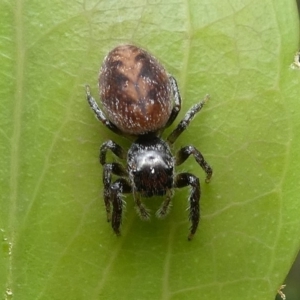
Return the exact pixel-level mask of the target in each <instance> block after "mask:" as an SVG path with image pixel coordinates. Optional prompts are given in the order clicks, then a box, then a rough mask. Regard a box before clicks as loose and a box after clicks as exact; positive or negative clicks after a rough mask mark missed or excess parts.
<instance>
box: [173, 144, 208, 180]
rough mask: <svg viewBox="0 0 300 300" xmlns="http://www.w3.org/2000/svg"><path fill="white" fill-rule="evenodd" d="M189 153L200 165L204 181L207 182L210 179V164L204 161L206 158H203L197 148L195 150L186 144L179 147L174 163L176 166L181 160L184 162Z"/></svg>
mask: <svg viewBox="0 0 300 300" xmlns="http://www.w3.org/2000/svg"><path fill="white" fill-rule="evenodd" d="M191 154H192V155H193V156H194V158H195V160H196V162H197V163H198V164H199V165H200V167H201V168H202V169H203V170H204V172H205V173H206V179H205V182H206V183H208V182H209V181H210V179H211V176H212V173H213V170H212V168H211V166H210V165H209V164H208V163H207V162H206V160H205V159H204V157H203V155H202V154H201V152H200V151H199V150H197V149H196V148H195V147H194V146H186V147H183V148H181V149H180V150H179V151H178V152H177V154H176V159H175V160H176V161H175V164H176V165H177V166H179V165H181V164H182V163H183V162H185V161H186V160H187V158H188V157H189V156H190V155H191Z"/></svg>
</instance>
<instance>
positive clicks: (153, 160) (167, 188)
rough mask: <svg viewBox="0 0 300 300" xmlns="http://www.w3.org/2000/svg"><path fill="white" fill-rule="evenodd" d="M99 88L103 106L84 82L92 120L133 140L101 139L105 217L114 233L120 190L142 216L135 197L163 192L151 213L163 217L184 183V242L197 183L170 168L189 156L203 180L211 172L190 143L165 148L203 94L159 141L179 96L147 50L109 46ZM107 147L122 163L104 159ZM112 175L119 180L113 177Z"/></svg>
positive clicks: (196, 212) (145, 214)
mask: <svg viewBox="0 0 300 300" xmlns="http://www.w3.org/2000/svg"><path fill="white" fill-rule="evenodd" d="M99 90H100V98H101V102H102V107H103V110H102V109H100V108H99V106H98V104H97V103H96V101H95V99H94V98H93V97H92V95H91V92H90V87H89V86H88V85H87V86H86V97H87V101H88V103H89V105H90V107H91V108H92V110H93V111H94V113H95V115H96V117H97V118H98V120H100V121H101V122H102V123H103V124H104V125H105V126H106V127H107V128H109V129H110V130H111V131H113V132H114V133H116V134H119V135H122V136H125V137H129V138H132V137H133V138H134V141H133V143H132V145H131V147H130V148H129V150H128V151H126V150H124V149H123V148H122V147H121V146H120V145H118V144H117V143H115V142H114V141H112V140H109V141H106V142H104V143H103V144H102V146H101V148H100V163H101V165H102V166H103V185H104V195H103V197H104V204H105V208H106V215H107V221H108V222H111V225H112V228H113V230H114V232H115V233H116V234H117V235H120V227H121V223H122V214H123V200H122V194H126V193H132V194H133V198H134V202H135V206H136V210H137V212H138V214H139V215H140V217H141V218H142V219H144V220H147V219H149V217H150V212H149V210H148V209H147V208H146V206H145V205H144V204H143V202H142V201H141V197H152V196H164V197H165V199H164V201H163V202H162V204H161V206H160V208H159V209H158V211H157V212H156V216H157V217H159V218H163V217H165V216H166V215H167V213H168V212H169V209H170V205H171V199H172V196H173V189H174V188H182V187H186V186H190V187H191V191H190V196H189V220H190V222H191V227H190V232H189V235H188V240H191V239H192V238H193V236H194V234H195V232H196V230H197V227H198V223H199V219H200V203H199V200H200V195H201V190H200V182H199V179H198V178H197V177H196V176H195V175H193V174H191V173H186V172H184V173H179V174H176V173H175V167H176V166H178V165H181V164H182V163H183V162H185V160H186V159H187V158H188V157H189V156H190V155H193V156H194V158H195V160H196V162H197V163H198V164H199V165H200V167H201V168H202V169H203V170H204V171H205V173H206V179H205V182H206V183H208V182H209V181H210V179H211V176H212V172H213V171H212V168H211V167H210V166H209V164H208V163H207V162H206V161H205V159H204V157H203V155H202V154H201V153H200V152H199V151H198V150H197V149H196V148H195V147H194V146H191V145H189V146H186V147H183V148H181V149H180V150H179V151H178V152H177V153H176V155H175V156H173V154H172V152H171V149H170V146H171V145H172V144H173V143H174V142H175V141H176V139H177V138H178V137H179V135H180V134H181V133H182V132H183V131H184V130H185V129H186V128H187V127H188V125H189V124H190V122H191V120H192V119H193V117H194V116H195V114H197V113H198V112H199V111H200V110H201V108H202V107H203V105H204V104H205V103H206V101H207V100H208V99H209V96H208V95H206V96H205V98H204V99H203V100H202V101H201V102H199V103H197V104H195V105H193V106H192V108H191V109H190V110H189V111H188V112H187V113H186V115H185V116H184V118H183V119H182V120H181V121H180V123H179V124H178V125H177V127H176V128H175V129H174V130H173V131H172V132H171V133H170V134H169V136H168V137H167V139H166V141H165V140H163V139H162V138H161V135H162V133H163V131H164V129H165V128H166V127H168V126H170V125H171V124H172V123H173V121H174V120H175V119H176V117H177V115H178V113H179V111H180V109H181V96H180V92H179V89H178V85H177V82H176V79H175V78H174V77H173V76H171V75H169V74H168V73H167V72H166V71H165V69H164V68H163V66H162V65H161V64H160V63H159V62H158V60H156V59H155V58H154V57H153V56H152V55H151V54H149V53H148V52H147V51H145V50H143V49H141V48H139V47H136V46H134V45H120V46H117V47H116V48H114V49H113V50H111V51H110V52H109V53H108V55H107V56H106V57H105V59H104V62H103V64H102V67H101V70H100V75H99ZM108 151H111V152H112V153H113V154H114V155H116V156H117V157H119V158H120V159H124V160H126V166H123V165H122V164H120V163H118V162H107V160H106V155H107V152H108ZM112 175H116V176H119V178H118V179H116V180H115V181H113V180H112Z"/></svg>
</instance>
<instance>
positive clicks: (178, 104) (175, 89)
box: [165, 75, 181, 127]
mask: <svg viewBox="0 0 300 300" xmlns="http://www.w3.org/2000/svg"><path fill="white" fill-rule="evenodd" d="M169 81H170V84H171V88H172V92H173V97H174V106H173V109H172V112H171V114H170V117H169V120H168V122H167V124H166V126H165V127H168V126H170V125H171V124H172V123H173V122H174V120H175V119H176V117H177V115H178V113H179V112H180V109H181V96H180V92H179V88H178V85H177V81H176V79H175V78H174V77H173V76H172V75H169Z"/></svg>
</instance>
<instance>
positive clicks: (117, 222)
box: [110, 178, 132, 235]
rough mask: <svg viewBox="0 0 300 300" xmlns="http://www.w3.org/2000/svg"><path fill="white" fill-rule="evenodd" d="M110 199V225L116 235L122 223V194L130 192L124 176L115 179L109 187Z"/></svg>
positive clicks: (130, 189)
mask: <svg viewBox="0 0 300 300" xmlns="http://www.w3.org/2000/svg"><path fill="white" fill-rule="evenodd" d="M110 190H111V192H110V196H111V197H110V201H111V203H112V207H113V211H112V219H111V226H112V228H113V230H114V232H115V233H116V234H117V235H120V226H121V223H122V212H123V201H122V194H124V193H131V192H132V188H131V185H130V183H129V182H128V181H127V180H126V179H125V178H120V179H117V180H116V181H115V182H114V183H113V184H112V185H111V187H110Z"/></svg>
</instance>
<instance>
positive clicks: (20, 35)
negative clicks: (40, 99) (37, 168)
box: [5, 0, 25, 299]
mask: <svg viewBox="0 0 300 300" xmlns="http://www.w3.org/2000/svg"><path fill="white" fill-rule="evenodd" d="M23 25H24V24H23V0H17V1H16V2H15V33H16V35H15V49H16V52H15V55H16V56H15V66H16V68H15V70H16V74H15V80H16V84H15V87H16V90H15V94H14V98H13V99H14V102H13V103H14V109H13V116H12V119H13V124H14V126H13V132H12V136H11V160H10V183H9V184H10V201H9V207H10V209H9V218H8V224H7V225H8V229H7V230H8V236H9V237H10V238H9V240H10V245H11V248H10V253H9V257H8V274H7V278H6V288H7V290H6V291H11V292H12V293H13V288H12V286H13V263H14V261H13V257H14V243H15V231H16V212H17V201H18V186H19V174H20V138H21V123H22V121H21V118H22V107H23V97H24V93H23V91H24V85H23V84H24V60H25V51H24V48H25V47H24V32H23ZM5 295H6V299H10V297H11V295H10V294H8V293H6V294H5Z"/></svg>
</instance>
